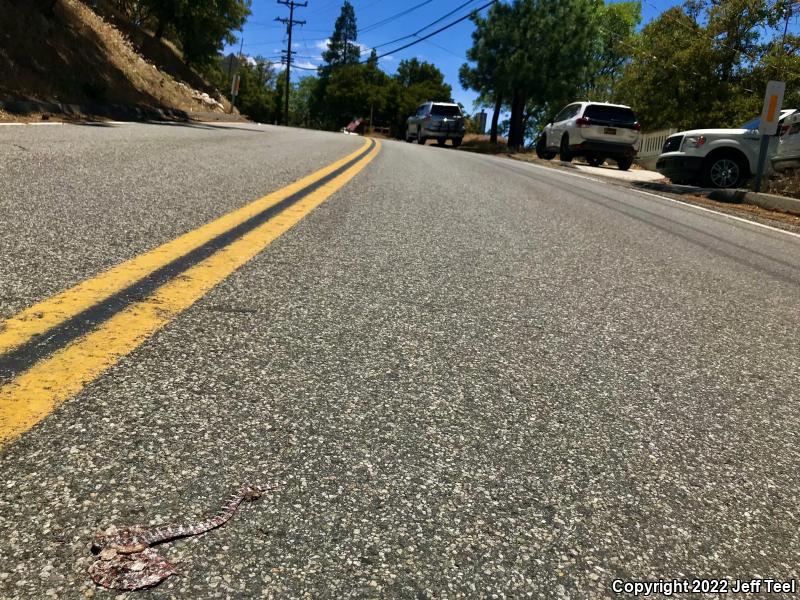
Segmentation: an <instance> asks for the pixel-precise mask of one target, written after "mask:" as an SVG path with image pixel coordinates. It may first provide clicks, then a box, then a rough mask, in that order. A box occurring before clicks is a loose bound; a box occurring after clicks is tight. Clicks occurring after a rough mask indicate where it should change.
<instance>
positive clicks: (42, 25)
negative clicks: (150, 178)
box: [0, 0, 230, 113]
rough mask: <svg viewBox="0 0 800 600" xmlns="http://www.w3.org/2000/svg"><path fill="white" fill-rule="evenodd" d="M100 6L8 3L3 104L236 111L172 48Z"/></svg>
mask: <svg viewBox="0 0 800 600" xmlns="http://www.w3.org/2000/svg"><path fill="white" fill-rule="evenodd" d="M92 4H93V6H95V10H96V11H97V12H95V10H92V9H91V8H89V6H87V4H86V3H84V2H81V1H79V0H0V23H3V27H2V28H0V100H41V101H51V102H63V103H71V104H95V105H97V104H120V105H138V106H148V107H158V108H175V109H181V110H185V111H197V112H206V111H213V112H218V113H222V112H227V111H228V110H229V109H230V104H229V102H228V100H227V99H225V98H224V97H222V96H221V95H220V94H219V93H218V92H217V91H216V90H214V89H212V88H211V87H210V86H208V84H206V83H205V81H204V80H203V79H202V78H201V77H200V76H199V75H197V74H196V73H195V72H194V71H192V70H191V69H190V68H189V67H188V66H187V65H185V64H184V63H183V61H182V59H181V56H180V53H179V52H178V51H177V50H176V49H175V48H174V47H173V46H172V45H171V44H169V42H165V41H163V40H156V39H154V38H153V37H152V36H151V35H149V34H148V33H147V32H144V31H141V30H138V29H137V28H136V27H134V26H133V25H131V24H129V23H127V22H125V21H124V20H122V19H120V18H119V17H117V16H116V15H114V14H113V12H111V11H110V10H109V9H108V8H106V7H104V6H103V5H102V3H101V2H93V3H92ZM100 14H102V15H103V16H102V17H101V16H100ZM112 22H113V24H112ZM203 93H205V94H206V96H205V97H203Z"/></svg>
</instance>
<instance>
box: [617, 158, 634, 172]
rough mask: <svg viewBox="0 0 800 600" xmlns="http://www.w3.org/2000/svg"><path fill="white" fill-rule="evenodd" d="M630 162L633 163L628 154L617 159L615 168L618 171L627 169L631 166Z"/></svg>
mask: <svg viewBox="0 0 800 600" xmlns="http://www.w3.org/2000/svg"><path fill="white" fill-rule="evenodd" d="M632 164H633V159H632V158H631V157H630V156H625V157H622V158H618V159H617V168H618V169H619V170H620V171H627V170H628V169H630V168H631V165H632Z"/></svg>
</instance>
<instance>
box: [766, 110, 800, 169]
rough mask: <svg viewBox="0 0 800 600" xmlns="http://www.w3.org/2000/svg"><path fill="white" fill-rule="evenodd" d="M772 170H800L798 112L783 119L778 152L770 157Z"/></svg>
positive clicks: (799, 116) (799, 120)
mask: <svg viewBox="0 0 800 600" xmlns="http://www.w3.org/2000/svg"><path fill="white" fill-rule="evenodd" d="M772 168H773V169H775V170H776V171H784V170H786V169H797V168H800V112H796V113H794V114H792V115H789V116H788V117H786V119H784V121H783V124H782V127H781V139H780V141H779V142H778V150H777V152H776V153H775V156H773V157H772Z"/></svg>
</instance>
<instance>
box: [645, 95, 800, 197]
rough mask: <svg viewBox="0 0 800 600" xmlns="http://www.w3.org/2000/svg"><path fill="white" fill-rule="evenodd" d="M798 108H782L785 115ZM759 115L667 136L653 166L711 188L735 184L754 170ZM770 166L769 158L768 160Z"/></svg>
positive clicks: (771, 148)
mask: <svg viewBox="0 0 800 600" xmlns="http://www.w3.org/2000/svg"><path fill="white" fill-rule="evenodd" d="M796 112H797V111H796V110H795V109H787V110H783V111H781V117H780V119H779V131H780V130H781V129H780V128H782V127H783V124H784V121H785V119H786V118H787V117H788V116H789V115H792V114H794V113H796ZM759 122H760V117H759V118H756V119H753V120H752V121H748V122H747V123H745V124H744V125H742V126H741V127H739V128H738V129H693V130H691V131H681V132H679V133H676V134H674V135H671V136H670V137H668V138H667V141H666V142H664V148H663V150H662V152H661V155H660V156H659V157H658V161H656V170H657V171H658V172H659V173H661V174H662V175H664V176H666V177H669V179H671V180H672V181H673V182H675V183H700V184H701V185H704V186H707V187H714V188H737V187H740V186H741V185H742V183H743V182H744V181H745V180H746V179H748V178H749V177H752V176H753V174H754V173H755V172H756V170H757V163H758V153H759V147H760V145H761V134H760V133H759V132H758V124H759ZM777 148H778V138H777V137H774V136H773V138H772V139H771V140H770V145H769V147H768V152H767V157H768V158H769V157H770V156H772V155H774V154H775V151H776V150H777ZM767 166H769V161H768V162H767Z"/></svg>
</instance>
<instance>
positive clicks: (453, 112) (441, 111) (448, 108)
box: [431, 104, 461, 117]
mask: <svg viewBox="0 0 800 600" xmlns="http://www.w3.org/2000/svg"><path fill="white" fill-rule="evenodd" d="M431 114H432V115H435V116H437V117H460V116H461V109H460V108H458V106H452V105H448V104H434V105H433V108H431Z"/></svg>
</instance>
